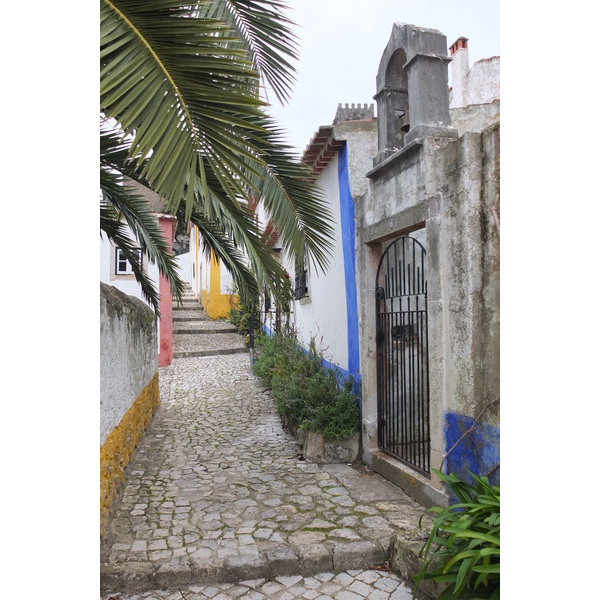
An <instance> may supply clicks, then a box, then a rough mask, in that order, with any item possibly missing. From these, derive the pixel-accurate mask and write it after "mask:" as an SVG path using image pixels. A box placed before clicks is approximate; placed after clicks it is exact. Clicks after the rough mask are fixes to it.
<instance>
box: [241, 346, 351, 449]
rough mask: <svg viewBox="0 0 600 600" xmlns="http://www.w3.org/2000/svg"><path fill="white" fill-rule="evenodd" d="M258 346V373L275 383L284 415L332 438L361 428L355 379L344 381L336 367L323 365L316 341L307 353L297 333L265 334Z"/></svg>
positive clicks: (340, 437)
mask: <svg viewBox="0 0 600 600" xmlns="http://www.w3.org/2000/svg"><path fill="white" fill-rule="evenodd" d="M258 346H259V348H260V353H259V357H258V359H257V360H256V361H255V363H254V365H253V370H254V373H255V375H257V376H258V377H261V378H262V379H264V380H265V381H266V382H267V383H268V384H270V385H271V388H272V390H273V396H274V397H275V401H276V404H277V410H278V411H279V413H280V414H281V415H282V416H284V417H286V418H288V419H291V420H292V421H295V422H296V423H297V424H298V426H299V427H300V429H303V430H305V431H314V432H317V433H321V434H323V435H324V436H325V437H327V438H331V439H347V438H349V437H350V436H351V435H352V434H353V433H354V432H355V431H357V430H358V425H359V409H358V406H357V404H356V395H355V394H354V393H353V391H352V381H351V380H349V381H346V382H343V383H342V382H340V380H339V378H338V373H337V372H336V371H335V370H334V369H329V368H327V369H326V368H324V367H323V366H322V359H323V357H322V355H321V353H320V352H319V351H317V348H316V345H315V343H314V340H312V341H311V344H310V346H309V349H308V351H306V352H305V351H304V350H303V349H302V347H301V346H300V345H299V342H298V339H297V338H296V336H294V335H289V336H284V335H275V336H272V337H264V338H262V339H261V340H260V341H259V342H258Z"/></svg>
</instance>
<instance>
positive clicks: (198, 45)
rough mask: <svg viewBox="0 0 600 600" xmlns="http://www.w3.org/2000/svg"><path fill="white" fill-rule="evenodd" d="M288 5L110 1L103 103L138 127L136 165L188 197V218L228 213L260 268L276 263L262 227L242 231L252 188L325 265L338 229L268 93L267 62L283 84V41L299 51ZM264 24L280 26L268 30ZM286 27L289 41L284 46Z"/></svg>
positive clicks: (299, 248) (293, 238) (173, 204)
mask: <svg viewBox="0 0 600 600" xmlns="http://www.w3.org/2000/svg"><path fill="white" fill-rule="evenodd" d="M217 5H220V6H221V12H220V13H217V11H216V9H217ZM283 6H284V5H283V3H281V2H266V1H264V2H262V1H261V2H249V1H233V0H227V1H226V0H222V1H221V2H215V1H211V2H208V1H207V2H200V3H196V4H195V5H193V6H190V5H189V4H187V3H185V2H178V1H175V0H158V1H156V2H152V3H139V2H137V1H136V0H103V1H102V4H101V109H102V110H103V111H104V112H105V113H106V115H107V116H108V117H113V118H115V119H116V120H117V121H118V123H119V126H120V128H121V129H122V131H123V132H124V133H125V134H128V135H130V136H131V144H130V148H129V153H128V158H129V159H130V160H132V161H133V162H132V165H133V166H134V167H137V168H138V175H139V177H141V178H143V179H144V180H146V181H147V182H148V185H149V186H151V187H152V189H154V190H155V191H156V192H157V193H158V194H159V195H160V196H161V197H163V198H164V199H165V200H166V202H167V206H166V209H167V210H169V211H170V212H172V213H177V211H178V207H179V204H180V203H181V202H182V201H184V200H185V207H186V212H185V215H184V218H186V219H189V218H190V216H191V213H192V210H193V205H194V204H196V205H197V207H198V210H200V211H201V212H203V213H204V214H205V215H206V216H207V217H208V218H210V219H213V220H217V221H219V222H220V223H222V224H223V225H225V226H226V227H227V225H226V223H227V222H229V223H230V224H231V232H232V233H233V235H234V237H235V238H236V240H237V241H238V242H239V243H240V244H242V245H243V246H244V248H245V250H247V251H248V253H249V255H250V256H249V258H250V260H251V262H252V264H253V268H254V267H255V266H256V265H258V262H259V261H260V260H262V259H263V258H265V260H267V262H268V264H267V265H263V267H264V268H257V269H256V272H257V275H260V273H259V271H264V273H265V274H268V273H269V272H275V273H277V269H276V268H275V266H274V263H276V261H275V260H274V259H273V257H272V256H271V260H269V258H268V255H269V253H268V252H266V251H265V250H264V249H262V248H260V236H258V237H257V236H254V232H253V231H250V232H249V235H244V234H243V231H242V230H243V229H244V228H246V227H247V220H246V219H245V218H244V215H243V212H244V204H245V201H246V200H247V199H248V197H249V196H250V195H251V194H261V193H262V194H264V195H265V202H266V203H268V204H269V206H270V210H271V212H272V213H273V215H274V220H275V221H276V224H277V226H278V230H279V231H280V233H281V235H282V238H283V241H284V245H285V248H286V250H288V251H289V252H291V253H298V254H302V253H303V252H304V248H305V247H306V248H307V250H308V252H309V254H310V256H311V257H314V258H315V260H316V262H317V263H318V264H319V265H320V266H322V267H324V266H326V257H327V254H328V252H329V250H330V241H329V240H330V238H331V235H332V230H331V227H330V226H329V224H328V221H327V214H326V212H324V205H323V202H322V201H321V200H320V199H319V196H318V192H317V190H316V188H315V187H314V186H312V185H311V184H310V183H309V182H308V181H307V180H306V179H307V174H306V171H305V170H303V168H302V167H300V166H299V165H298V163H297V162H296V163H295V162H294V161H293V160H292V158H291V156H290V154H289V153H286V149H285V148H283V147H282V146H281V144H280V140H279V139H278V138H277V134H276V132H274V131H272V130H273V124H272V122H271V121H270V120H269V119H268V118H267V117H266V115H265V113H264V110H263V107H264V102H263V101H262V100H260V98H259V71H260V70H263V71H264V70H265V68H266V66H267V65H268V67H269V69H271V71H270V74H269V75H267V74H266V73H265V74H264V76H265V77H267V78H268V79H269V81H270V82H271V84H273V80H272V78H273V77H276V76H277V74H279V75H282V74H283V73H284V72H286V69H287V62H286V60H284V59H280V58H277V56H275V55H274V53H275V54H278V56H279V57H281V56H286V55H287V56H288V57H291V56H293V54H294V52H293V50H292V49H291V36H288V35H287V34H288V33H289V27H288V25H289V21H287V19H286V18H285V17H283V15H282V13H281V11H282V8H283ZM213 16H219V17H221V18H222V20H220V19H216V18H211V17H213ZM261 27H264V28H266V30H268V31H269V32H270V33H269V35H265V34H264V32H263V34H260V31H261ZM275 30H277V31H278V32H279V33H280V35H279V36H277V35H272V34H273V33H274V31H275ZM269 36H271V38H272V40H273V41H272V43H271V45H269V44H270V42H268V38H269ZM286 39H287V41H288V45H287V47H286V48H287V50H289V52H288V51H284V50H286V49H285V48H279V46H280V45H283V46H285V43H284V40H286ZM257 69H259V70H258V71H257ZM267 70H268V69H267ZM283 82H285V77H283V78H282V79H281V80H280V84H279V85H280V87H279V89H280V91H281V90H282V89H283V88H282V87H281V86H283V87H285V83H283ZM234 230H237V231H234ZM279 271H281V269H279ZM279 274H281V273H279Z"/></svg>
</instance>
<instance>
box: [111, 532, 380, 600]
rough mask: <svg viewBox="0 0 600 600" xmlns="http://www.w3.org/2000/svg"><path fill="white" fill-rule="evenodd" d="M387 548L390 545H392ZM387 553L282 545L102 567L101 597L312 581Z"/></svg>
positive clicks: (371, 548) (352, 545) (354, 546)
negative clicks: (261, 581) (290, 579)
mask: <svg viewBox="0 0 600 600" xmlns="http://www.w3.org/2000/svg"><path fill="white" fill-rule="evenodd" d="M390 543H391V540H390ZM389 557H390V549H389V547H388V549H387V550H384V548H383V547H382V546H381V545H376V544H375V543H373V542H370V541H361V542H349V543H345V544H333V543H324V544H311V545H303V546H294V545H288V544H281V545H278V546H275V547H273V548H270V549H268V550H266V551H264V552H262V553H260V554H247V555H235V556H229V557H226V558H217V559H202V558H197V559H196V558H194V556H193V555H191V556H190V557H187V556H181V557H176V558H174V559H173V560H172V561H171V563H170V564H163V565H161V566H160V567H157V566H156V565H153V564H152V563H150V562H133V561H132V562H130V563H118V564H106V563H105V564H102V565H101V568H100V588H101V591H102V593H108V592H110V593H118V592H125V591H126V592H144V591H150V590H156V589H172V588H173V589H177V588H178V587H181V586H189V585H207V584H218V583H237V582H240V581H249V580H250V581H251V580H256V579H266V580H273V579H275V578H276V577H281V576H298V575H299V576H302V577H312V576H314V575H318V574H319V573H335V574H338V573H343V572H345V571H350V570H353V569H356V570H366V569H368V568H373V567H375V566H376V565H381V564H383V563H384V562H385V561H386V560H388V559H389Z"/></svg>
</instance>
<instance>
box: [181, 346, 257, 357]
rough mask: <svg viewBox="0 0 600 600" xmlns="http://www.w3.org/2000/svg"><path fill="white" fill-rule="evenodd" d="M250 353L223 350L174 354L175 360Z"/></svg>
mask: <svg viewBox="0 0 600 600" xmlns="http://www.w3.org/2000/svg"><path fill="white" fill-rule="evenodd" d="M244 352H248V350H246V348H243V347H240V348H222V349H215V350H210V349H209V350H189V351H185V352H173V358H197V357H200V356H220V355H222V354H243V353H244Z"/></svg>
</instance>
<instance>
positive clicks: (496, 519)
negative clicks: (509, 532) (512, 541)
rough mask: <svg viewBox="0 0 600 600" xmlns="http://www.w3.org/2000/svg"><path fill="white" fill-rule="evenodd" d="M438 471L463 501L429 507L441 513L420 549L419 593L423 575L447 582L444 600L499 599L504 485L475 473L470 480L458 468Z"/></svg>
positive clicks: (439, 581)
mask: <svg viewBox="0 0 600 600" xmlns="http://www.w3.org/2000/svg"><path fill="white" fill-rule="evenodd" d="M433 471H434V472H435V474H436V475H437V476H438V477H439V478H440V479H441V480H442V481H443V482H444V483H445V484H446V485H447V486H448V487H449V488H450V490H451V491H452V493H453V494H454V495H455V497H456V498H457V499H458V502H456V503H453V504H451V505H450V506H448V507H447V508H439V507H434V508H431V509H430V512H433V513H436V514H437V515H438V516H437V518H436V519H435V520H434V522H433V526H432V530H431V533H430V534H429V538H428V540H427V542H426V543H425V544H424V546H423V548H422V549H421V552H420V554H419V556H420V557H421V558H425V562H424V564H423V567H422V569H421V571H420V572H419V574H418V575H417V577H416V578H415V583H416V585H415V590H414V594H416V592H417V587H418V586H419V583H420V582H421V581H424V580H432V581H434V582H435V583H436V585H437V584H438V583H442V584H447V585H446V587H445V588H444V590H443V591H442V593H441V595H440V596H439V600H448V599H451V598H468V599H472V600H474V599H477V600H484V599H486V600H488V599H491V600H496V599H499V598H500V488H499V487H497V486H493V485H490V484H489V481H488V479H487V477H479V476H477V475H473V474H472V473H470V475H471V476H472V477H473V484H472V485H470V484H468V483H464V482H463V481H461V480H460V479H459V478H458V476H457V475H456V474H455V473H451V474H449V475H444V474H443V473H440V471H437V470H436V469H434V470H433ZM419 526H421V522H419ZM414 594H413V598H414Z"/></svg>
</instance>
